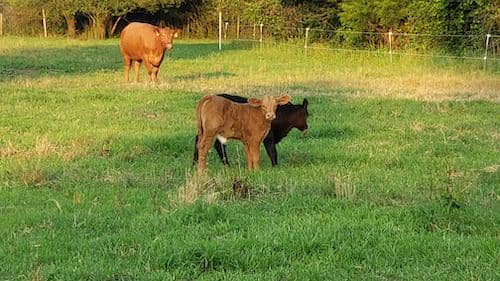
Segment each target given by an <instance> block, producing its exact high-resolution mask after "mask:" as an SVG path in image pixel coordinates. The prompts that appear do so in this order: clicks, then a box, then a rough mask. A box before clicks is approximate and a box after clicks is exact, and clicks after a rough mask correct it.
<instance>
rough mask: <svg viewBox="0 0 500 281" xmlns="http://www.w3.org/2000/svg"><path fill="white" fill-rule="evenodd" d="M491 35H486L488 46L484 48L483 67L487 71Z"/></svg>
mask: <svg viewBox="0 0 500 281" xmlns="http://www.w3.org/2000/svg"><path fill="white" fill-rule="evenodd" d="M490 37H491V34H489V33H488V34H486V46H485V47H484V57H483V67H484V69H485V70H486V60H487V59H488V45H489V44H490Z"/></svg>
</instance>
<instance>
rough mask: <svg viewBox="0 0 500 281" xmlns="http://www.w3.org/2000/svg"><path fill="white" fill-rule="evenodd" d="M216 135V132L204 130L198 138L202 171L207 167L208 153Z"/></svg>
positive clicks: (199, 169) (199, 162)
mask: <svg viewBox="0 0 500 281" xmlns="http://www.w3.org/2000/svg"><path fill="white" fill-rule="evenodd" d="M214 137H215V134H209V133H208V132H204V133H203V134H202V135H200V136H199V139H198V143H197V146H198V171H200V172H202V171H204V170H206V169H207V154H208V150H210V146H212V141H213V139H214Z"/></svg>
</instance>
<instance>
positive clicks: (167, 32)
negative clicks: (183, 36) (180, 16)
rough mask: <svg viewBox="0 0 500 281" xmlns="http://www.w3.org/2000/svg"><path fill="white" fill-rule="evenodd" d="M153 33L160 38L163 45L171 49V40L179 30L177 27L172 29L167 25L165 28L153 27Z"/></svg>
mask: <svg viewBox="0 0 500 281" xmlns="http://www.w3.org/2000/svg"><path fill="white" fill-rule="evenodd" d="M155 33H156V36H158V37H159V38H160V40H161V44H162V45H163V47H164V48H165V49H167V50H170V49H172V47H173V41H174V38H177V36H179V30H178V29H172V28H169V27H165V28H159V27H157V28H155Z"/></svg>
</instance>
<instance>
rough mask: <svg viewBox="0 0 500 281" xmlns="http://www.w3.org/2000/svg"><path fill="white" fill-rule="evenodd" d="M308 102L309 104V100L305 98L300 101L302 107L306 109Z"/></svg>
mask: <svg viewBox="0 0 500 281" xmlns="http://www.w3.org/2000/svg"><path fill="white" fill-rule="evenodd" d="M308 104H309V101H307V99H304V101H303V102H302V107H303V108H305V109H307V105H308Z"/></svg>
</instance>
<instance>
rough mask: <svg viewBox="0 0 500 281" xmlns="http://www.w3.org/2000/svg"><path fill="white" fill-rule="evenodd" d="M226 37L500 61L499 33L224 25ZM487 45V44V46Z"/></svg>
mask: <svg viewBox="0 0 500 281" xmlns="http://www.w3.org/2000/svg"><path fill="white" fill-rule="evenodd" d="M224 34H225V36H224V37H225V39H229V40H236V41H240V42H250V43H252V44H256V43H258V44H260V43H263V44H275V45H278V44H279V45H284V46H289V47H294V48H298V49H305V50H306V51H307V50H330V51H338V52H359V53H371V54H386V55H389V56H391V57H392V56H393V55H394V56H414V57H432V58H446V59H466V60H484V61H485V62H486V60H488V61H500V35H497V34H491V35H489V39H488V42H487V36H488V35H486V34H485V35H478V34H417V33H401V32H394V33H393V32H362V31H350V30H329V29H321V28H292V27H290V28H288V27H280V28H276V27H273V26H268V25H262V30H261V25H260V24H255V25H240V26H239V27H237V26H235V25H234V24H230V23H226V24H225V33H224ZM486 44H487V45H486Z"/></svg>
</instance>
